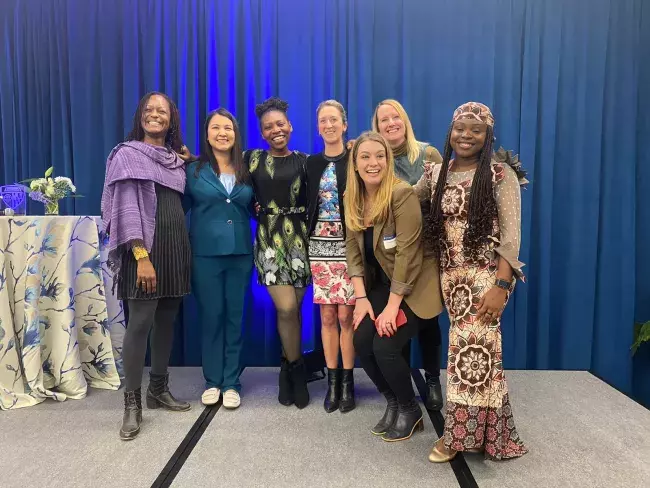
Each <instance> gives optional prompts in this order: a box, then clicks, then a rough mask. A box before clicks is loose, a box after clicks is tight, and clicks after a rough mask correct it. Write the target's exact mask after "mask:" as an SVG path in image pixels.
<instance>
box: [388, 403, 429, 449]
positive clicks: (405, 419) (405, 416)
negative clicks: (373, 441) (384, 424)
mask: <svg viewBox="0 0 650 488" xmlns="http://www.w3.org/2000/svg"><path fill="white" fill-rule="evenodd" d="M422 430H424V421H423V420H422V409H421V408H420V404H419V403H418V402H417V400H415V398H414V399H413V400H411V401H410V402H409V403H406V404H404V405H402V404H401V403H400V404H399V405H398V408H397V418H395V422H393V425H392V426H391V427H390V429H388V430H387V431H386V433H385V434H384V435H383V436H382V439H383V440H385V441H386V442H395V441H403V440H406V439H409V438H410V437H411V436H412V435H413V433H414V432H416V431H422Z"/></svg>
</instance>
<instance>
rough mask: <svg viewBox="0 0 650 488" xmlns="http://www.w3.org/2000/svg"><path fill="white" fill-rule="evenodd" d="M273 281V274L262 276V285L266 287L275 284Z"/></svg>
mask: <svg viewBox="0 0 650 488" xmlns="http://www.w3.org/2000/svg"><path fill="white" fill-rule="evenodd" d="M275 281H276V278H275V274H273V273H271V272H268V273H266V275H264V283H266V285H267V286H268V285H271V284H273V283H275Z"/></svg>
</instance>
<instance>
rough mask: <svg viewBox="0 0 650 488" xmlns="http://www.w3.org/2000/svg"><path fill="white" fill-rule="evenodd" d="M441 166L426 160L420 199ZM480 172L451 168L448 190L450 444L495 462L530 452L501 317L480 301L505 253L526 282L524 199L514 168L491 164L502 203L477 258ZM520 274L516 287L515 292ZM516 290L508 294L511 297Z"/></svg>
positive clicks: (443, 265)
mask: <svg viewBox="0 0 650 488" xmlns="http://www.w3.org/2000/svg"><path fill="white" fill-rule="evenodd" d="M439 172H440V165H439V164H438V165H427V166H426V167H425V173H424V175H423V176H422V178H421V179H420V181H419V182H418V184H417V185H416V187H415V189H416V192H417V193H418V196H419V197H420V200H421V201H422V200H424V199H426V198H429V199H430V198H431V196H432V195H433V193H434V191H435V186H436V184H437V181H438V174H439ZM474 173H475V170H470V171H464V172H451V171H450V172H449V174H448V177H447V184H446V187H445V191H444V194H443V200H442V211H443V214H444V221H445V231H446V240H445V242H444V243H443V251H442V255H441V257H440V261H441V262H440V269H441V282H442V283H441V284H442V293H443V298H444V301H445V306H446V308H447V311H448V313H449V319H450V328H449V351H448V363H447V410H446V418H445V433H444V439H445V447H447V448H451V449H454V450H456V451H464V450H467V449H473V448H480V447H484V448H485V454H486V456H487V457H488V458H492V459H508V458H514V457H518V456H522V455H523V454H525V453H526V452H527V449H526V447H525V446H524V444H523V442H522V441H521V440H520V439H519V434H518V433H517V430H516V428H515V423H514V419H513V415H512V408H511V406H510V400H509V398H508V386H507V383H506V379H505V375H504V371H503V362H502V341H501V323H500V320H492V319H491V318H489V317H488V316H483V317H482V318H481V319H480V320H479V319H477V317H476V314H477V305H478V303H479V301H480V300H481V298H482V297H483V296H484V295H485V293H487V291H488V290H489V289H490V288H492V287H493V286H494V282H495V279H496V274H497V267H498V260H499V256H500V257H501V258H502V259H506V260H507V261H508V263H509V264H510V265H511V267H512V268H513V271H514V274H515V276H516V277H519V278H520V279H522V280H523V278H524V277H523V274H522V272H521V268H522V266H523V264H522V263H521V262H519V260H518V259H517V257H518V253H519V240H520V228H521V226H520V214H521V201H520V189H519V181H518V179H517V176H516V173H515V172H514V170H513V169H512V168H511V167H510V166H508V165H506V164H501V163H495V162H493V163H492V181H493V187H494V195H495V199H496V202H497V208H498V219H495V221H494V225H493V232H492V235H491V236H490V237H489V244H488V245H486V246H485V248H484V249H483V251H482V252H481V253H480V255H479V257H478V258H477V259H471V258H469V257H468V256H466V255H465V253H464V249H463V236H464V234H465V230H466V228H467V211H468V208H469V194H470V189H471V186H472V180H473V178H474ZM514 282H515V279H514V278H513V284H512V288H511V290H510V292H512V290H513V289H514ZM509 296H510V293H509V294H508V298H509Z"/></svg>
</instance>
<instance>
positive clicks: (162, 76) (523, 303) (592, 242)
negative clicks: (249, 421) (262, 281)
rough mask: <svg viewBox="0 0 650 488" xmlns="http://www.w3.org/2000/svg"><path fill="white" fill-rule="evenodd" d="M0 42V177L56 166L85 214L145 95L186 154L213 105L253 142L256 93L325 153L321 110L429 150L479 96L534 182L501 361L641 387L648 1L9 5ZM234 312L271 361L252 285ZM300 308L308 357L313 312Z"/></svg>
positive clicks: (190, 335)
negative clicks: (281, 102) (633, 352)
mask: <svg viewBox="0 0 650 488" xmlns="http://www.w3.org/2000/svg"><path fill="white" fill-rule="evenodd" d="M5 5H6V7H5ZM586 12H588V15H585V13H586ZM0 37H1V39H2V50H3V55H2V57H1V59H0V179H2V180H4V181H5V182H13V181H16V180H20V179H23V178H27V177H32V176H38V175H40V174H41V173H42V172H43V171H44V170H45V168H46V167H47V166H49V165H50V164H54V166H55V170H56V172H57V173H58V174H65V175H68V176H71V177H72V178H74V181H75V183H76V184H77V186H78V188H79V192H80V193H83V194H84V195H86V198H83V199H77V200H74V201H71V202H69V203H66V207H64V209H65V210H66V211H67V212H69V213H73V212H74V213H78V214H97V213H98V211H99V195H100V191H101V187H102V183H103V177H104V162H105V158H106V155H107V154H108V153H109V151H110V149H111V148H112V147H113V146H114V145H115V144H116V143H117V142H119V141H120V140H121V139H122V138H123V137H124V135H125V133H126V132H127V131H128V128H129V127H130V125H131V118H132V114H133V112H134V110H135V108H136V105H137V102H138V100H139V98H140V97H141V96H142V95H143V94H144V93H145V92H147V91H149V90H161V91H164V92H166V93H168V94H169V95H170V96H171V97H172V98H174V99H175V100H176V102H177V103H178V105H179V108H180V110H181V114H182V117H183V130H184V134H185V138H186V142H187V144H188V145H189V146H190V147H191V148H194V149H195V150H198V144H199V140H200V131H201V126H202V123H203V118H204V117H205V114H206V113H207V112H208V111H209V110H211V109H213V108H215V107H217V106H224V107H226V108H228V109H230V110H231V111H233V112H234V113H235V114H236V116H237V117H238V119H239V122H240V125H241V128H242V133H243V135H244V138H245V142H246V145H247V147H251V148H252V147H262V146H263V141H262V139H261V136H260V134H259V127H258V122H257V120H256V118H255V115H254V107H255V104H256V103H258V102H260V101H262V100H263V99H264V98H266V97H267V96H270V95H279V96H281V97H283V98H285V99H287V100H288V102H289V104H290V109H289V116H290V118H291V121H292V123H293V127H294V132H293V137H292V144H291V146H292V147H293V148H295V149H299V150H302V151H306V152H313V151H318V150H320V148H321V144H320V140H319V137H318V134H317V130H316V117H315V109H316V106H317V105H318V103H319V102H320V101H322V100H324V99H327V98H336V99H338V100H339V101H341V102H342V103H343V104H344V105H345V106H346V107H347V109H348V113H349V134H350V136H352V137H353V136H355V135H357V134H358V133H359V132H360V131H362V130H365V129H367V128H368V127H369V124H370V117H371V115H372V112H373V109H374V106H375V105H376V103H377V102H378V101H380V100H382V99H384V98H397V99H399V100H400V101H402V103H403V104H404V106H405V107H406V109H407V111H408V113H409V115H410V117H411V120H412V123H413V126H414V128H415V131H416V135H417V137H418V138H419V139H420V140H424V141H429V142H431V143H433V144H434V145H436V146H437V147H438V148H439V149H442V144H443V141H444V137H445V134H446V132H447V128H448V125H449V120H450V117H451V113H452V111H453V109H454V108H455V107H456V106H457V105H459V104H460V103H462V102H464V101H467V100H478V101H482V102H484V103H486V104H488V105H489V106H491V107H492V109H493V111H494V114H495V117H496V128H495V129H496V130H495V132H496V136H497V139H498V141H497V144H499V145H503V146H504V147H506V148H508V149H513V150H515V151H516V152H518V153H520V157H521V159H522V161H523V162H524V165H525V166H526V167H527V169H528V170H529V172H530V173H529V179H530V180H531V184H530V185H529V188H528V189H527V190H526V191H525V192H524V193H523V228H522V257H521V259H522V260H523V261H524V262H526V263H527V267H526V272H527V275H528V283H527V284H524V285H521V286H519V287H518V290H517V292H516V294H515V297H514V300H513V302H512V303H511V305H510V307H509V308H508V310H507V312H506V314H505V319H504V323H503V337H504V362H505V365H506V367H508V368H540V369H590V370H592V371H594V372H595V373H596V374H598V375H600V376H601V377H603V378H605V379H606V380H607V381H609V382H611V383H612V384H614V385H615V386H617V387H618V388H620V389H621V390H623V391H625V392H627V393H630V392H632V390H633V385H634V388H636V389H637V391H640V389H642V386H640V385H642V384H644V381H643V378H647V377H648V373H649V372H650V360H648V358H646V359H644V356H643V355H640V356H639V357H638V358H637V359H635V360H634V361H633V360H632V358H631V356H630V352H629V346H630V343H631V341H632V325H633V322H634V320H635V318H636V319H637V320H648V319H650V310H649V309H648V308H649V307H650V305H648V304H650V284H649V283H648V276H650V260H649V258H648V252H647V246H648V244H647V243H648V242H650V214H649V211H648V207H649V206H648V204H647V195H648V194H650V161H649V156H648V149H647V145H646V144H645V141H646V140H647V138H648V135H649V134H650V121H649V119H648V113H649V109H650V88H649V87H650V72H649V69H650V68H649V67H648V64H649V63H648V62H647V60H648V59H649V58H650V48H649V47H648V46H650V4H649V3H648V2H647V1H644V0H575V1H573V2H565V1H562V0H544V1H540V0H484V1H482V2H476V1H472V0H455V1H453V2H452V1H448V0H427V1H424V0H422V1H414V0H402V1H399V0H398V1H395V0H390V1H389V0H328V1H305V0H269V1H267V0H238V1H234V0H233V1H216V0H184V1H157V0H131V1H126V0H117V1H111V2H102V1H100V0H88V1H83V2H81V1H74V0H67V1H65V0H50V1H48V2H42V1H39V0H21V1H17V0H14V1H6V0H5V1H4V2H3V8H2V9H1V10H0ZM31 207H32V208H31V210H32V211H34V212H36V211H38V210H39V208H38V204H33V205H32V206H31ZM308 297H309V295H308ZM308 301H309V299H307V300H306V302H308ZM248 303H249V306H248V309H247V316H246V354H245V356H246V360H247V362H248V364H255V365H260V364H276V363H277V359H278V350H279V345H278V341H277V337H276V334H275V330H274V317H273V314H272V308H271V302H270V298H269V297H268V295H266V293H265V292H264V290H263V289H262V288H261V287H258V286H257V285H255V284H254V285H253V287H252V290H251V296H250V300H249V302H248ZM194 309H195V307H194V304H193V302H192V299H191V298H190V299H188V300H186V303H185V307H184V312H183V317H182V328H181V329H180V332H179V340H178V341H177V347H176V350H175V352H174V360H175V362H177V363H180V364H198V362H199V361H200V347H199V343H198V340H199V334H198V330H197V325H196V320H195V312H194ZM304 312H305V323H306V325H305V332H304V340H305V347H306V348H311V347H313V346H314V345H315V344H316V343H317V337H318V336H317V334H315V332H316V329H317V328H318V317H317V310H316V309H314V308H313V307H312V306H311V305H310V304H309V303H306V304H305V307H304ZM643 352H644V351H641V353H643ZM645 352H647V351H645ZM414 354H416V355H417V352H415V353H414ZM648 383H650V382H648Z"/></svg>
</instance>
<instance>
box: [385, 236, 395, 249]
mask: <svg viewBox="0 0 650 488" xmlns="http://www.w3.org/2000/svg"><path fill="white" fill-rule="evenodd" d="M396 246H397V237H395V236H384V249H393V248H395V247H396Z"/></svg>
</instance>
